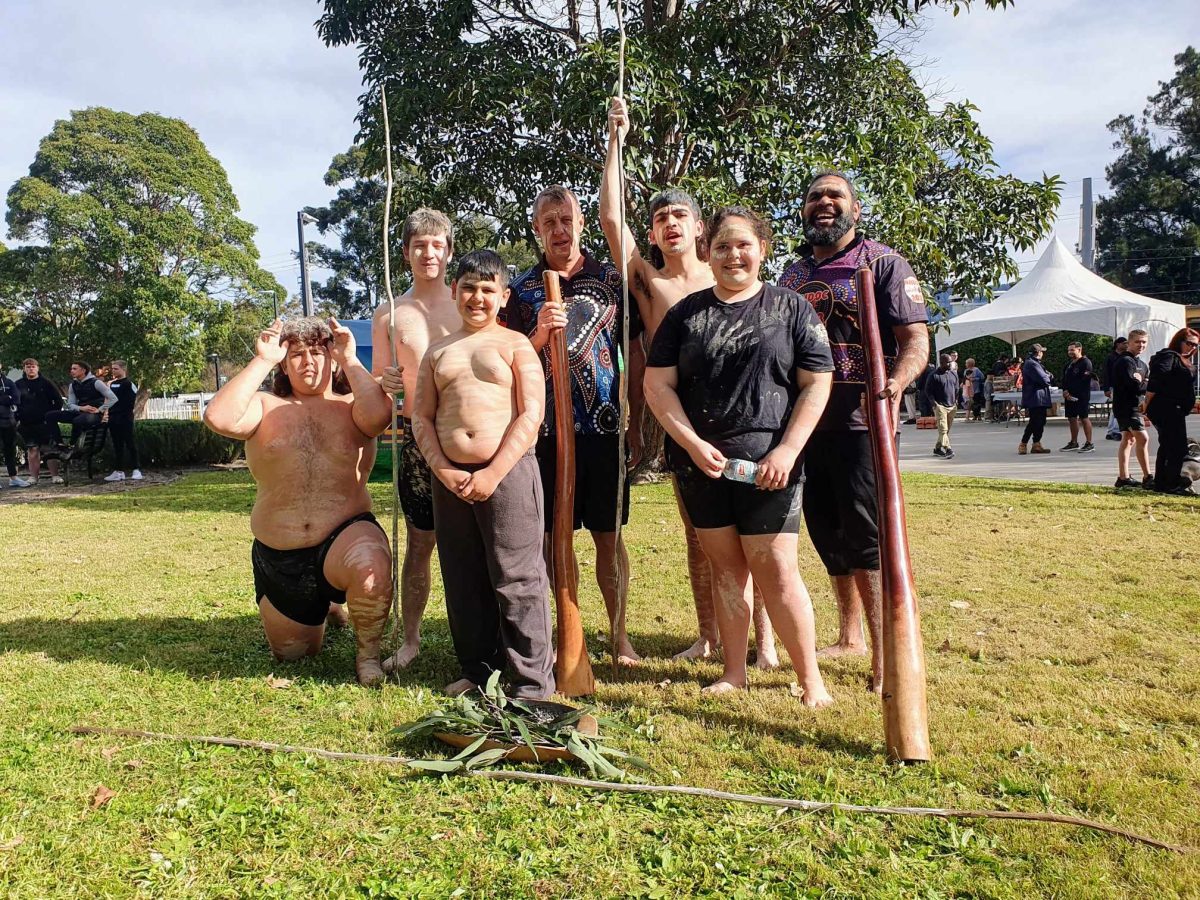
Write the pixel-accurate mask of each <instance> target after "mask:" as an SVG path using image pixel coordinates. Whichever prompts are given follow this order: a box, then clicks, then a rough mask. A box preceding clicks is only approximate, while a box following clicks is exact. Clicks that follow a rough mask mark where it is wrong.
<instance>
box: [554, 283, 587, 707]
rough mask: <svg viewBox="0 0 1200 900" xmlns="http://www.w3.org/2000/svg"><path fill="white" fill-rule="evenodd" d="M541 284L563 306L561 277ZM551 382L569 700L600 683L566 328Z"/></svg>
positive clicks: (561, 659) (557, 591)
mask: <svg viewBox="0 0 1200 900" xmlns="http://www.w3.org/2000/svg"><path fill="white" fill-rule="evenodd" d="M542 280H543V283H544V284H545V287H546V301H547V302H548V303H550V302H552V303H558V304H560V305H561V304H562V290H561V288H560V287H559V283H558V273H557V272H552V271H549V270H547V271H545V272H543V273H542ZM550 380H551V383H552V384H553V387H554V435H555V460H556V466H555V475H554V521H553V522H552V523H551V530H550V547H551V551H552V560H553V563H552V566H551V568H552V569H553V574H554V611H555V615H556V616H557V619H558V659H557V661H556V662H555V664H554V680H555V681H556V682H557V685H558V692H559V693H560V694H562V695H563V696H565V697H582V696H586V695H588V694H594V693H595V692H596V679H595V678H594V677H593V676H592V664H591V661H590V660H589V659H588V652H587V642H586V641H584V639H583V621H582V620H581V619H580V617H579V585H578V583H577V582H576V580H575V566H574V565H573V564H572V561H573V560H574V555H573V553H572V543H573V541H574V540H575V408H574V404H573V403H572V402H571V370H570V367H569V366H568V365H567V335H566V330H565V329H563V328H555V329H554V330H552V331H551V332H550Z"/></svg>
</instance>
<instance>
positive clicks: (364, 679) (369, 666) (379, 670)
mask: <svg viewBox="0 0 1200 900" xmlns="http://www.w3.org/2000/svg"><path fill="white" fill-rule="evenodd" d="M354 669H355V671H356V672H357V673H358V683H359V684H361V685H362V686H363V687H375V686H376V685H378V684H382V683H383V677H384V676H383V666H381V665H380V664H379V657H378V656H373V657H371V658H370V659H360V660H357V661H356V662H355V663H354Z"/></svg>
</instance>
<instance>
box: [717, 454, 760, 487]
mask: <svg viewBox="0 0 1200 900" xmlns="http://www.w3.org/2000/svg"><path fill="white" fill-rule="evenodd" d="M721 474H722V475H724V476H725V477H726V478H728V479H729V480H730V481H741V482H744V483H746V484H754V479H755V476H757V475H758V463H756V462H754V461H752V460H749V459H727V460H725V471H724V472H722V473H721Z"/></svg>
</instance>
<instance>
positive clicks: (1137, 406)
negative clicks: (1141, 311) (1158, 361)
mask: <svg viewBox="0 0 1200 900" xmlns="http://www.w3.org/2000/svg"><path fill="white" fill-rule="evenodd" d="M1147 343H1149V341H1148V340H1147V337H1146V332H1144V331H1142V330H1141V329H1140V328H1135V329H1134V330H1133V331H1131V332H1129V342H1128V343H1127V344H1126V345H1125V352H1124V353H1122V354H1121V358H1120V359H1118V360H1117V361H1116V362H1115V363H1113V367H1112V382H1111V386H1112V406H1113V415H1115V416H1116V417H1117V426H1118V427H1119V428H1120V429H1121V443H1120V446H1118V447H1117V483H1116V487H1118V488H1127V487H1137V486H1138V483H1137V482H1136V481H1134V480H1133V479H1132V478H1130V477H1129V450H1130V448H1133V449H1134V450H1136V452H1137V461H1138V465H1139V466H1141V468H1142V483H1141V486H1142V487H1144V488H1149V487H1151V485H1153V483H1154V478H1153V477H1152V476H1151V475H1150V458H1149V454H1148V453H1147V450H1146V445H1147V443H1148V439H1147V436H1146V423H1145V422H1143V421H1142V407H1143V401H1144V399H1145V396H1146V382H1147V380H1148V379H1149V377H1150V369H1149V368H1148V367H1147V366H1146V364H1145V363H1144V362H1142V361H1141V360H1140V359H1138V357H1139V356H1141V354H1142V352H1143V351H1144V350H1145V349H1146V344H1147Z"/></svg>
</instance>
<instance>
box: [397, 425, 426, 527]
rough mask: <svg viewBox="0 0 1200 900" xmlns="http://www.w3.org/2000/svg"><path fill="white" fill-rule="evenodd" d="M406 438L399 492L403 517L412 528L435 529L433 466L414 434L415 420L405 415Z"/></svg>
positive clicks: (402, 450) (403, 446) (401, 461)
mask: <svg viewBox="0 0 1200 900" xmlns="http://www.w3.org/2000/svg"><path fill="white" fill-rule="evenodd" d="M401 421H402V422H403V426H404V441H403V443H401V444H400V481H399V482H398V483H397V484H396V493H398V494H399V495H400V508H401V509H402V510H404V518H405V520H406V521H407V522H408V524H409V525H411V526H412V527H413V528H419V529H420V530H421V531H433V470H432V469H430V468H429V463H427V462H425V457H424V456H422V455H421V450H420V448H419V447H417V439H416V438H415V437H413V433H412V423H411V422H410V421H409V420H408V419H402V420H401Z"/></svg>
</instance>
